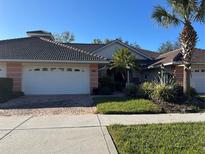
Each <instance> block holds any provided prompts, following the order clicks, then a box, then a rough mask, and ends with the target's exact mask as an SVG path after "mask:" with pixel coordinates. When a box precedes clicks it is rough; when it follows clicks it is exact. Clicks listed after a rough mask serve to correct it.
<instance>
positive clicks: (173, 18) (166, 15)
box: [152, 0, 205, 96]
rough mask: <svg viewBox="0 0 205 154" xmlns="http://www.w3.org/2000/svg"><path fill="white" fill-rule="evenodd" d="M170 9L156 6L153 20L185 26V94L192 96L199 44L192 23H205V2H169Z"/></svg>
mask: <svg viewBox="0 0 205 154" xmlns="http://www.w3.org/2000/svg"><path fill="white" fill-rule="evenodd" d="M167 3H168V4H169V6H170V7H169V8H168V9H165V8H163V7H161V6H156V7H155V9H154V12H153V14H152V18H153V19H154V20H155V21H156V22H157V23H158V24H159V25H161V26H163V27H166V28H167V27H169V26H171V25H173V26H178V25H179V24H183V25H184V28H183V30H182V32H181V34H180V45H181V54H182V62H183V65H184V80H183V81H184V83H183V88H184V93H185V94H187V95H188V96H189V95H190V94H189V92H190V74H191V59H192V51H193V49H194V47H195V46H196V43H197V33H196V31H195V30H194V28H193V26H192V23H193V22H200V23H205V0H167Z"/></svg>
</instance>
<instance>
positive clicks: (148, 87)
mask: <svg viewBox="0 0 205 154" xmlns="http://www.w3.org/2000/svg"><path fill="white" fill-rule="evenodd" d="M155 85H156V84H155V83H154V82H144V83H143V84H142V85H141V86H140V87H139V90H140V91H141V93H142V94H143V95H144V97H145V98H150V97H151V93H152V92H153V91H154V87H155Z"/></svg>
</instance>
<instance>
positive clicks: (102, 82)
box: [99, 77, 115, 90]
mask: <svg viewBox="0 0 205 154" xmlns="http://www.w3.org/2000/svg"><path fill="white" fill-rule="evenodd" d="M114 84H115V82H114V80H112V79H111V78H110V77H102V78H100V79H99V87H106V88H110V89H112V90H114Z"/></svg>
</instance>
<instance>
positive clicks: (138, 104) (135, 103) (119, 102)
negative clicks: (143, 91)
mask: <svg viewBox="0 0 205 154" xmlns="http://www.w3.org/2000/svg"><path fill="white" fill-rule="evenodd" d="M94 102H95V103H96V107H97V112H98V113H104V114H122V113H123V114H140V113H160V112H162V111H161V108H160V106H159V105H157V104H154V103H153V102H152V101H150V100H146V99H130V98H125V97H97V98H94Z"/></svg>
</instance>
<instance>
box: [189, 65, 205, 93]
mask: <svg viewBox="0 0 205 154" xmlns="http://www.w3.org/2000/svg"><path fill="white" fill-rule="evenodd" d="M191 86H192V87H193V88H195V89H196V91H197V92H198V93H205V68H194V69H192V76H191Z"/></svg>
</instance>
